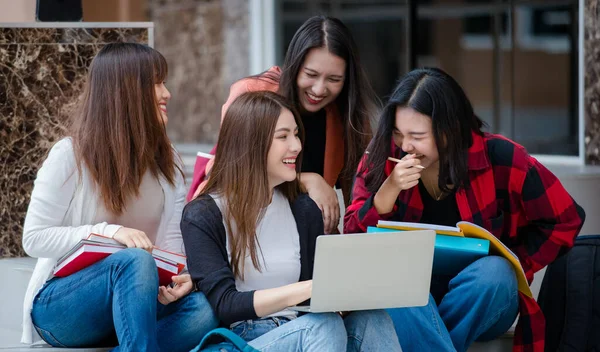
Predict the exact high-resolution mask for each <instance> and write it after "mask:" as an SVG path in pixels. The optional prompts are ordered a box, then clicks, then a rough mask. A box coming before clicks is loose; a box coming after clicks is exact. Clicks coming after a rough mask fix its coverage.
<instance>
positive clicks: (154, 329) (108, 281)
mask: <svg viewBox="0 0 600 352" xmlns="http://www.w3.org/2000/svg"><path fill="white" fill-rule="evenodd" d="M157 297H158V274H157V270H156V264H155V262H154V259H153V258H152V256H151V255H150V254H149V253H148V252H146V251H144V250H141V249H135V248H131V249H124V250H121V251H118V252H117V253H114V254H112V255H110V256H108V257H107V258H106V259H104V260H102V261H100V262H98V263H95V264H94V265H91V266H89V267H87V268H85V269H83V270H80V271H78V272H76V273H74V274H72V275H70V276H67V277H64V278H53V279H51V280H49V281H48V282H47V283H46V284H45V285H44V287H42V289H41V290H40V292H39V293H38V294H37V296H36V297H35V299H34V302H33V308H32V311H31V317H32V320H33V323H34V326H35V328H36V330H37V331H38V333H39V334H40V336H41V337H42V338H43V339H44V340H45V341H46V342H47V343H49V344H50V345H52V346H54V347H110V346H115V345H118V347H116V348H115V349H114V351H160V350H162V351H189V350H190V349H192V348H193V347H194V346H195V345H197V344H198V343H199V342H200V340H201V339H202V337H204V335H205V334H206V333H207V332H208V331H210V330H212V329H214V328H215V327H217V319H216V318H215V316H214V314H213V312H212V309H211V308H210V306H209V304H208V301H207V300H206V298H205V297H204V295H203V294H202V293H199V292H193V293H190V294H189V295H187V296H186V297H183V298H181V299H180V300H178V301H176V302H173V303H171V304H169V305H166V306H164V305H162V304H160V303H159V302H158V300H157Z"/></svg>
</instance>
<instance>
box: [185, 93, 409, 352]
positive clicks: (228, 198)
mask: <svg viewBox="0 0 600 352" xmlns="http://www.w3.org/2000/svg"><path fill="white" fill-rule="evenodd" d="M302 139H303V131H302V124H301V122H300V119H299V116H298V114H297V113H296V112H295V111H294V109H293V108H292V107H291V106H290V104H289V103H287V102H286V101H285V100H284V99H283V98H282V97H281V96H279V95H277V94H275V93H272V92H253V93H245V94H242V95H241V96H240V97H238V98H237V99H236V100H235V101H234V102H233V103H232V104H231V106H230V107H229V109H228V111H227V114H226V118H225V119H223V124H222V126H221V132H220V135H219V141H218V146H219V147H218V148H217V152H216V155H215V161H214V166H213V168H212V171H211V173H212V174H211V177H210V178H209V180H208V183H207V185H206V187H205V188H204V190H203V192H202V193H201V194H200V196H199V197H197V198H196V199H195V200H193V201H192V202H190V203H189V204H188V205H187V206H186V208H185V210H184V213H183V217H182V222H181V230H182V234H183V239H184V243H185V247H186V249H187V256H188V268H189V271H190V274H191V277H192V280H193V282H194V284H195V285H196V287H197V288H198V289H199V290H201V291H202V292H203V293H204V294H205V295H206V297H207V299H208V301H209V302H210V304H211V306H212V308H213V310H214V311H215V313H216V315H217V317H218V318H219V319H220V321H221V323H222V324H224V325H225V326H227V327H229V328H230V329H231V330H232V331H233V332H235V333H237V334H238V335H240V336H241V337H242V338H243V339H245V340H246V341H248V342H249V344H250V345H252V346H253V347H255V348H257V349H259V350H261V351H271V350H273V351H275V350H277V351H294V350H302V351H313V350H315V351H317V350H318V351H347V350H349V351H359V350H378V351H399V350H400V345H399V343H398V339H397V337H396V335H395V332H394V328H393V324H392V321H391V319H390V317H389V316H388V315H387V313H386V312H385V311H383V310H373V311H359V312H352V313H350V314H348V315H347V316H346V317H345V318H343V319H342V317H341V316H340V315H338V314H336V313H309V314H305V315H302V316H297V313H296V312H294V311H292V310H289V309H287V308H288V307H290V306H293V305H297V304H299V303H301V302H304V301H306V300H307V299H309V298H310V297H311V292H312V280H311V279H312V270H313V261H314V254H315V243H316V239H317V236H319V235H321V234H323V218H322V215H321V211H320V210H319V208H318V207H317V205H316V204H315V203H314V202H313V201H312V200H311V199H310V198H309V197H308V196H307V195H306V194H302V193H301V189H300V183H299V181H298V173H299V171H300V168H299V165H300V164H301V153H300V152H301V150H302V144H301V142H302ZM223 348H227V346H225V345H224V346H223Z"/></svg>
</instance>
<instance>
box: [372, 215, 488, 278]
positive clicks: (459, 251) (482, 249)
mask: <svg viewBox="0 0 600 352" xmlns="http://www.w3.org/2000/svg"><path fill="white" fill-rule="evenodd" d="M367 232H368V233H372V232H398V230H393V229H384V228H380V227H374V226H369V227H367ZM489 252H490V241H488V240H482V239H479V238H468V237H457V236H445V235H436V236H435V248H434V253H433V274H435V275H456V274H458V273H459V272H460V271H461V270H463V269H464V268H466V267H467V266H468V265H469V264H471V263H473V262H474V261H476V260H477V259H479V258H481V257H485V256H487V255H488V254H489Z"/></svg>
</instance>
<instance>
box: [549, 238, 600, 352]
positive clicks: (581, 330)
mask: <svg viewBox="0 0 600 352" xmlns="http://www.w3.org/2000/svg"><path fill="white" fill-rule="evenodd" d="M538 303H539V305H540V307H541V308H542V312H543V313H544V316H545V317H546V344H545V346H546V352H548V351H552V352H554V351H568V352H576V351H577V352H579V351H581V352H583V351H586V352H587V351H598V352H600V235H598V236H596V235H595V236H580V237H578V238H577V239H576V240H575V245H574V246H573V248H572V249H571V250H570V251H569V252H568V253H567V254H566V255H564V256H562V257H560V258H558V259H557V260H556V261H554V262H553V263H552V264H550V265H549V266H548V269H547V270H546V274H545V275H544V280H543V281H542V288H541V290H540V294H539V297H538Z"/></svg>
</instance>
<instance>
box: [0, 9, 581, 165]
mask: <svg viewBox="0 0 600 352" xmlns="http://www.w3.org/2000/svg"><path fill="white" fill-rule="evenodd" d="M40 1H42V2H43V1H46V2H48V3H51V2H54V3H56V4H57V6H58V5H61V4H62V5H64V4H65V3H68V1H66V0H40ZM35 5H36V1H31V0H20V1H11V0H0V9H1V11H0V12H1V13H2V14H1V15H0V22H5V21H11V20H12V21H14V20H17V19H19V18H21V21H23V20H24V19H29V20H34V19H35V17H34V14H35ZM81 5H82V9H83V21H84V22H131V21H150V22H153V23H154V43H153V44H154V46H155V48H156V49H158V50H159V51H161V52H162V53H163V54H164V55H165V56H166V57H167V60H168V62H169V65H170V75H169V78H168V82H167V84H168V87H169V88H170V89H171V91H172V94H173V99H172V101H171V104H170V106H169V115H170V116H171V119H170V125H169V134H170V136H171V138H172V139H173V140H174V141H175V142H176V143H178V144H182V145H184V149H186V148H188V147H189V148H191V149H194V148H195V147H194V146H193V145H194V144H201V145H202V144H211V143H213V142H214V141H215V140H216V136H217V132H218V121H219V112H220V106H221V104H222V103H223V102H224V101H225V99H226V95H227V92H228V88H229V85H230V84H231V83H232V82H233V81H235V80H237V79H239V78H242V77H244V76H247V75H249V74H254V73H258V72H261V71H263V70H265V69H268V68H269V66H270V65H273V64H281V63H282V61H283V57H284V55H285V50H286V48H287V45H288V43H289V41H290V40H291V38H292V36H293V34H294V32H295V31H296V29H297V28H298V27H299V26H300V24H301V23H302V22H303V21H304V20H306V19H307V18H308V17H310V16H312V15H315V14H326V15H331V16H335V17H338V18H340V19H341V20H342V21H344V23H346V24H347V25H348V27H350V30H351V31H352V33H353V35H354V37H355V39H356V42H357V44H358V46H359V50H360V56H361V59H362V61H363V65H364V67H365V69H366V71H367V73H368V76H369V78H370V80H371V82H372V84H373V86H374V87H375V89H376V91H377V93H378V94H379V96H380V97H381V98H382V99H385V96H386V94H389V92H391V89H392V87H393V85H394V83H395V82H396V81H397V80H398V78H399V77H400V76H402V74H404V73H406V72H407V71H408V70H410V69H411V68H414V67H421V66H438V67H441V68H442V69H444V70H446V71H447V72H449V73H450V74H451V75H453V76H454V77H455V78H456V79H457V80H458V82H459V83H460V84H461V85H462V86H463V87H464V89H465V90H466V92H467V95H468V96H469V97H470V99H471V100H472V102H473V105H474V107H475V111H476V113H477V114H478V115H479V116H480V117H481V118H483V119H484V120H485V121H486V122H487V123H488V126H489V130H490V131H493V132H498V133H502V134H504V135H506V136H508V137H509V138H513V139H515V140H516V141H518V142H519V143H521V144H523V145H524V146H525V147H526V148H527V149H528V150H529V151H530V152H531V153H534V154H548V155H565V156H577V155H578V154H579V142H578V139H579V136H578V129H579V126H578V124H579V119H578V99H577V97H578V36H579V30H578V17H579V1H577V0H530V1H507V0H419V1H409V0H264V1H263V0H258V1H251V0H212V1H210V0H202V1H201V0H180V1H176V0H103V1H97V0H82V1H81ZM27 16H29V17H30V18H26V17H27ZM200 149H205V147H203V146H200Z"/></svg>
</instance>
